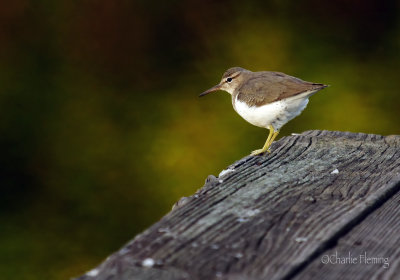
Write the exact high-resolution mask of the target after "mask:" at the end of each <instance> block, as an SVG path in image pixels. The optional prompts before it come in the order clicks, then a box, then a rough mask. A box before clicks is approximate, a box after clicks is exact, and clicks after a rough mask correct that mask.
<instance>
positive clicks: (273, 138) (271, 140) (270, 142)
mask: <svg viewBox="0 0 400 280" xmlns="http://www.w3.org/2000/svg"><path fill="white" fill-rule="evenodd" d="M278 134H279V130H277V131H275V132H274V134H273V135H272V137H271V139H270V140H269V143H268V148H269V147H271V145H272V143H273V142H274V140H275V138H276V136H278ZM268 152H270V151H269V150H268Z"/></svg>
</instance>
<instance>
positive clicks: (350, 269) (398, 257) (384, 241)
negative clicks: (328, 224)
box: [294, 192, 400, 280]
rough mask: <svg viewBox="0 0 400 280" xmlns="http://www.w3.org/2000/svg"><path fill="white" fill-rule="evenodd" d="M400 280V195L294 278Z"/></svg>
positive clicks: (391, 199)
mask: <svg viewBox="0 0 400 280" xmlns="http://www.w3.org/2000/svg"><path fill="white" fill-rule="evenodd" d="M321 275H324V277H323V279H324V280H330V279H332V280H336V279H354V280H357V279H360V280H363V279H369V280H373V279H400V192H398V193H397V194H396V195H395V196H393V197H392V198H390V200H389V201H387V202H386V203H385V204H384V205H383V206H382V207H380V208H378V209H377V210H376V211H374V212H373V213H371V215H369V216H368V217H367V218H366V219H365V220H364V221H363V222H362V223H360V224H358V225H357V226H356V227H355V228H354V229H352V230H351V231H350V232H349V233H348V234H346V235H344V236H343V237H341V238H340V239H339V240H338V243H337V244H335V246H333V248H332V249H330V250H327V251H326V252H324V253H323V254H322V255H321V257H320V258H318V259H315V260H314V261H313V262H312V263H311V264H310V265H308V266H307V267H306V269H304V270H303V271H301V272H300V273H299V274H297V275H296V277H294V279H295V280H300V279H318V280H319V279H321Z"/></svg>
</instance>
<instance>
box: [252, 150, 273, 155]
mask: <svg viewBox="0 0 400 280" xmlns="http://www.w3.org/2000/svg"><path fill="white" fill-rule="evenodd" d="M265 152H267V153H269V154H270V153H271V151H270V150H269V149H258V150H255V151H252V152H251V154H250V155H251V156H257V155H262V154H264V153H265Z"/></svg>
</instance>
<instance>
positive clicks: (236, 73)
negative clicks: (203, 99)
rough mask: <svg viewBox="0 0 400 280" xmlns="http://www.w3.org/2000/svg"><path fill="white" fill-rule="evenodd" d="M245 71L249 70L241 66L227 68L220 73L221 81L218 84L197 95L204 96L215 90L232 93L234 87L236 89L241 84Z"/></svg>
mask: <svg viewBox="0 0 400 280" xmlns="http://www.w3.org/2000/svg"><path fill="white" fill-rule="evenodd" d="M246 72H250V71H249V70H246V69H244V68H241V67H232V68H229V69H228V70H226V71H225V73H224V75H222V79H221V82H220V83H219V84H218V85H216V86H213V87H212V88H210V89H208V90H206V91H205V92H203V93H201V94H200V95H199V96H204V95H206V94H209V93H211V92H214V91H217V90H224V91H226V92H229V93H230V94H232V93H233V92H234V91H235V89H237V88H238V87H239V86H240V85H241V84H242V81H243V79H244V78H245V77H244V76H245V75H244V74H245V73H246Z"/></svg>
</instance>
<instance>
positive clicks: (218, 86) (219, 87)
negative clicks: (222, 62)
mask: <svg viewBox="0 0 400 280" xmlns="http://www.w3.org/2000/svg"><path fill="white" fill-rule="evenodd" d="M220 89H221V85H220V84H218V85H216V86H213V87H212V88H210V89H209V90H206V91H205V92H203V93H201V94H200V95H199V97H202V96H204V95H206V94H209V93H210V92H213V91H217V90H220Z"/></svg>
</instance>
